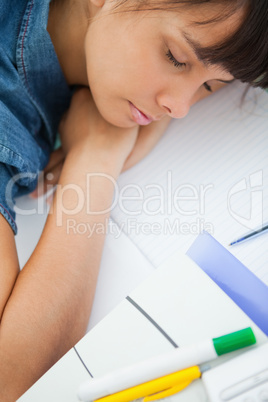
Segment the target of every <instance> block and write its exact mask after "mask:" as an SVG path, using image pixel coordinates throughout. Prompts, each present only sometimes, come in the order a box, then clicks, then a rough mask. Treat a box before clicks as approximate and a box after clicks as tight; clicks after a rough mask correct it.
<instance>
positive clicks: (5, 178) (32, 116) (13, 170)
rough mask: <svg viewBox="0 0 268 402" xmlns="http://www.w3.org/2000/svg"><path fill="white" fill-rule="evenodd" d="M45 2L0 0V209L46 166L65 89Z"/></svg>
mask: <svg viewBox="0 0 268 402" xmlns="http://www.w3.org/2000/svg"><path fill="white" fill-rule="evenodd" d="M49 3H50V0H19V1H18V0H8V1H6V0H0V37H1V43H0V213H2V215H3V216H4V217H5V218H6V219H7V221H8V222H9V223H10V225H11V227H12V229H13V231H14V233H16V232H17V228H16V224H15V211H14V205H15V204H14V203H15V201H14V197H18V196H21V195H23V194H26V193H28V192H31V191H32V190H33V189H34V188H35V186H36V184H37V179H38V174H39V172H40V171H41V170H43V168H44V167H45V165H46V164H47V161H48V158H49V154H50V152H51V150H52V149H53V146H54V142H55V138H56V133H57V127H58V124H59V121H60V118H61V116H62V114H63V113H64V111H65V110H66V109H67V108H68V105H69V103H70V98H71V91H70V89H69V87H68V85H67V83H66V81H65V78H64V76H63V73H62V70H61V68H60V65H59V62H58V59H57V56H56V53H55V50H54V47H53V44H52V42H51V39H50V36H49V34H48V32H47V30H46V27H47V19H48V12H49Z"/></svg>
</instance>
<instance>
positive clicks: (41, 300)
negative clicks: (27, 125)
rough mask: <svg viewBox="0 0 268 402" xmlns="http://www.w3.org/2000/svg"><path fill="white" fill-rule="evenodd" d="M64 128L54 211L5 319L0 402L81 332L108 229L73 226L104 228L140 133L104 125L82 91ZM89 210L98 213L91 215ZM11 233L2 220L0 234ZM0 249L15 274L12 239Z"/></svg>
mask: <svg viewBox="0 0 268 402" xmlns="http://www.w3.org/2000/svg"><path fill="white" fill-rule="evenodd" d="M62 131H63V146H64V149H65V151H66V154H67V155H66V160H65V163H64V167H63V170H62V173H61V176H60V180H59V185H58V187H57V190H56V195H55V198H54V203H53V205H52V210H51V213H50V214H49V216H48V219H47V222H46V225H45V228H44V231H43V234H42V236H41V239H40V241H39V243H38V245H37V247H36V249H35V250H34V253H33V255H32V256H31V258H30V259H29V261H28V262H27V264H26V266H25V267H24V268H23V270H22V271H21V273H20V274H19V275H18V278H17V280H16V283H15V286H14V288H13V291H12V293H11V294H10V297H9V299H8V302H7V303H6V306H5V308H4V311H3V315H2V321H1V326H0V361H1V365H0V400H3V401H5V402H9V401H11V402H14V401H15V400H16V399H17V398H18V397H19V396H20V395H21V394H22V393H23V392H25V391H26V390H27V389H28V388H29V387H30V386H31V385H32V384H33V383H34V382H35V381H36V380H37V379H38V378H39V377H40V376H41V375H42V374H44V372H45V371H46V370H47V369H49V368H50V367H51V366H52V364H54V363H55V362H56V361H57V360H58V359H59V358H60V357H61V356H62V355H63V354H64V353H65V352H67V351H68V350H69V349H70V348H71V347H72V346H73V345H74V344H75V343H76V342H77V341H78V340H79V339H80V338H81V337H82V336H83V335H84V333H85V329H86V327H87V323H88V319H89V314H90V309H91V305H92V301H93V297H94V292H95V286H96V281H97V275H98V268H99V264H100V259H101V253H102V248H103V243H104V237H105V230H104V231H103V232H102V233H100V231H99V232H98V233H97V232H95V233H94V234H93V236H92V237H90V238H89V237H88V236H87V234H84V235H83V234H79V233H78V231H75V230H71V229H70V226H72V227H75V226H76V225H79V224H80V225H84V227H86V225H90V226H91V228H93V227H94V225H95V224H98V227H100V225H103V228H104V229H105V226H106V223H107V218H108V217H109V207H110V205H111V203H112V199H113V192H114V186H113V180H114V179H116V178H117V177H118V175H119V173H120V172H121V170H122V167H123V164H124V162H125V160H126V158H127V157H128V155H129V153H130V152H131V150H132V148H133V146H134V143H135V141H136V136H137V129H131V130H125V129H118V128H116V127H113V126H111V125H109V124H108V123H106V122H105V121H103V119H102V118H101V117H100V116H99V115H98V113H97V111H96V109H94V105H93V103H92V100H91V98H90V95H89V92H88V91H87V92H85V90H82V91H80V92H79V93H78V94H77V95H75V96H74V98H73V101H72V105H71V108H70V111H69V113H68V114H67V117H66V119H65V121H64V124H63V128H62ZM90 174H91V176H90V178H91V181H90V183H89V176H88V175H90ZM92 175H93V176H92ZM89 184H90V185H89ZM85 195H86V197H85ZM89 209H90V210H91V211H99V212H98V213H97V214H95V215H92V214H90V213H89ZM70 220H71V221H70ZM76 227H77V226H76ZM81 227H82V226H80V228H81ZM8 229H9V228H7V227H6V224H5V222H3V220H1V223H0V233H1V237H5V236H6V235H7V234H8ZM9 230H10V229H9ZM10 232H11V230H10ZM80 233H81V232H80ZM5 246H6V247H5ZM1 251H2V252H3V254H2V255H4V259H5V260H6V261H8V264H9V268H7V269H9V271H10V275H11V276H12V275H14V274H13V272H15V273H16V272H17V271H16V270H17V266H18V264H17V259H16V253H15V251H14V239H11V238H10V235H9V238H7V240H6V244H4V245H2V244H1ZM2 260H3V258H2ZM11 282H12V281H11ZM8 286H9V285H8ZM1 287H3V286H2V284H1ZM3 290H4V291H5V292H7V293H8V292H9V291H10V288H9V287H6V286H4V287H3V289H1V292H2V291H3Z"/></svg>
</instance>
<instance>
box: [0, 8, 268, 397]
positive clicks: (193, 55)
mask: <svg viewBox="0 0 268 402" xmlns="http://www.w3.org/2000/svg"><path fill="white" fill-rule="evenodd" d="M0 9H1V13H0V15H1V26H0V32H1V38H2V43H1V48H0V66H1V67H0V68H1V70H0V71H1V73H0V74H1V75H0V79H1V89H0V129H1V131H0V139H1V141H0V161H1V163H0V175H1V181H0V212H1V215H0V253H1V261H0V284H1V285H0V286H1V292H0V311H1V327H0V361H1V367H0V384H1V386H0V399H1V401H14V400H16V399H17V398H18V397H19V396H20V395H21V394H22V393H23V392H24V391H25V390H26V389H27V388H28V387H30V386H31V385H32V384H33V382H35V381H36V380H37V379H38V378H39V377H40V376H41V375H42V374H43V373H44V372H45V371H46V370H47V369H48V368H49V367H50V366H51V365H52V364H53V363H55V362H56V361H57V360H58V359H59V358H60V357H61V356H62V355H63V354H64V353H65V352H66V351H67V350H68V349H70V347H72V346H73V345H74V344H75V343H76V342H77V341H78V340H79V339H80V338H81V337H82V336H83V334H84V331H85V329H86V326H87V322H88V318H89V314H90V308H91V304H92V299H93V296H94V290H95V284H96V280H97V274H98V267H99V263H100V257H101V252H102V247H103V241H104V236H103V235H101V234H95V235H94V236H93V237H91V238H90V239H88V238H87V237H86V236H78V235H75V234H74V233H68V232H67V230H66V228H67V223H68V216H69V215H70V214H72V219H75V220H76V222H77V223H79V222H82V223H88V224H90V225H93V224H94V223H95V222H97V223H98V224H103V225H105V222H106V220H107V217H108V216H109V206H110V205H111V203H112V197H113V185H112V180H110V179H111V178H112V179H113V180H115V179H116V178H117V177H118V175H119V174H120V172H121V171H122V170H123V169H126V168H128V167H129V166H132V165H133V164H134V163H136V162H137V161H138V160H140V158H142V157H143V156H144V155H145V154H146V153H147V152H148V151H149V150H150V149H151V147H152V146H153V145H154V144H155V142H156V141H157V140H158V138H159V137H160V136H161V134H162V133H163V132H164V129H165V127H166V125H167V123H168V121H169V119H170V118H182V117H184V116H185V115H186V114H187V113H188V111H189V109H190V107H191V105H193V104H194V103H195V102H197V101H199V100H201V99H202V98H204V97H205V96H208V95H210V94H211V93H212V92H214V91H216V90H218V89H219V88H221V87H222V86H224V85H225V84H226V83H231V82H232V81H233V80H234V79H239V80H241V81H243V82H248V83H249V84H251V85H255V86H257V85H259V86H262V87H263V88H265V87H267V86H268V80H267V70H268V57H267V54H268V52H267V46H268V33H267V13H268V5H267V0H54V1H52V2H51V3H50V1H49V0H21V1H20V2H17V1H15V0H10V1H9V2H6V1H4V0H0ZM78 86H83V87H84V88H83V89H78V90H76V91H75V89H76V88H77V87H78ZM88 88H89V89H88ZM67 108H68V111H67V112H66V110H67ZM64 112H65V114H64V115H63V113H64ZM60 120H61V121H60ZM59 123H60V124H59ZM58 126H59V131H60V134H61V141H62V149H63V151H62V152H61V151H57V152H56V153H55V154H54V155H53V157H52V159H51V160H50V163H49V165H48V167H47V169H46V172H48V171H49V172H52V173H53V174H54V180H55V182H56V181H57V179H58V173H57V172H59V171H61V168H60V167H61V158H62V156H64V158H65V159H64V163H63V168H62V171H61V173H60V176H59V182H58V186H57V190H56V195H55V198H54V201H53V205H52V209H51V212H50V214H49V216H48V219H47V222H46V225H45V228H44V231H43V234H42V236H41V239H40V241H39V242H38V245H37V247H36V249H35V251H34V253H33V255H32V256H31V258H30V259H29V261H28V262H27V264H26V266H25V267H24V269H23V270H22V271H21V272H19V264H18V259H17V254H16V248H15V241H14V234H15V233H16V224H15V213H14V202H13V199H14V197H15V196H19V195H21V194H24V193H26V192H31V191H33V190H34V188H35V186H36V183H37V177H38V172H39V171H41V170H43V169H44V166H45V165H46V164H47V161H48V157H49V154H50V152H51V150H52V148H53V145H54V141H55V133H56V130H57V128H58ZM92 173H93V174H95V176H94V180H92V181H91V183H90V184H91V185H90V211H94V213H88V208H87V206H88V205H87V201H88V200H85V195H86V194H88V186H87V179H88V175H90V174H92ZM96 173H98V174H96ZM107 178H108V179H109V180H107ZM77 196H78V200H77ZM81 199H82V200H83V201H85V202H82V203H80V204H79V208H78V203H79V201H80V200H81ZM98 211H99V212H98Z"/></svg>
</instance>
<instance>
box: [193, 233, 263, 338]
mask: <svg viewBox="0 0 268 402" xmlns="http://www.w3.org/2000/svg"><path fill="white" fill-rule="evenodd" d="M187 255H188V256H189V257H190V258H191V259H192V260H193V261H194V262H195V263H196V264H197V265H199V267H200V268H201V269H202V270H203V271H204V272H206V274H207V275H208V276H209V277H210V278H211V279H213V281H214V282H215V283H216V284H217V285H218V286H219V287H220V288H221V289H222V290H223V291H224V292H225V293H226V294H227V295H228V296H229V297H230V298H231V299H232V300H233V301H234V302H235V303H236V304H237V305H238V306H239V307H240V308H241V309H242V310H243V311H244V312H245V313H246V314H247V315H248V316H249V317H250V318H251V320H252V321H253V322H254V323H255V324H256V325H257V326H258V327H259V328H260V329H261V330H262V331H263V332H264V333H265V334H266V335H267V336H268V286H266V285H265V283H263V282H262V281H261V280H260V279H259V278H257V277H256V276H255V275H254V274H253V273H252V272H251V271H250V270H249V269H248V268H246V267H245V266H244V265H243V264H242V263H241V262H240V261H239V260H238V259H237V258H235V257H234V256H233V255H232V254H231V253H230V252H229V251H228V250H226V249H225V248H224V247H223V246H222V245H221V244H220V243H218V242H217V240H215V239H214V238H213V237H212V236H211V235H210V234H208V233H207V232H203V233H202V234H200V235H199V236H198V237H197V239H196V240H195V241H194V243H193V244H192V246H191V247H190V248H189V250H188V252H187Z"/></svg>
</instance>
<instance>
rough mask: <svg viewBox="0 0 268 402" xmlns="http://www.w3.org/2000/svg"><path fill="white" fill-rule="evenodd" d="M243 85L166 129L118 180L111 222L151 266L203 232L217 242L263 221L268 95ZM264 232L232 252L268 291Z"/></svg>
mask: <svg viewBox="0 0 268 402" xmlns="http://www.w3.org/2000/svg"><path fill="white" fill-rule="evenodd" d="M245 89H246V87H245V86H244V85H242V84H241V83H235V84H233V85H230V86H228V87H226V88H224V89H222V90H220V91H219V92H218V93H215V94H213V96H211V97H208V98H207V99H205V100H204V101H202V102H200V103H199V104H196V105H195V106H194V107H193V108H192V110H191V112H190V113H189V115H188V116H187V117H186V118H184V119H182V120H176V121H175V120H174V121H172V122H171V124H170V126H169V128H168V130H167V132H166V134H165V135H164V137H163V138H162V139H161V141H160V142H159V143H158V145H157V146H156V147H155V148H154V150H153V151H152V152H151V153H150V154H149V155H148V156H147V157H146V158H145V159H144V160H143V161H141V162H140V163H139V164H138V165H136V166H134V167H133V168H132V169H130V170H129V171H126V172H125V173H124V174H122V175H121V177H120V180H119V188H118V191H117V194H116V197H117V206H116V208H115V209H114V211H113V212H112V217H113V219H114V220H115V222H117V223H118V225H119V227H120V228H121V229H122V230H123V231H124V232H125V233H126V234H127V235H128V236H129V237H130V239H131V240H132V241H133V242H134V243H135V244H136V245H137V247H138V248H139V249H140V250H141V251H142V252H143V253H144V254H145V255H146V256H147V258H148V259H149V260H150V261H151V262H152V263H153V265H154V266H159V265H160V264H161V263H163V262H164V261H165V260H166V259H167V258H168V257H169V256H170V255H171V254H173V253H174V252H176V250H177V249H180V250H181V251H182V252H186V251H187V249H188V248H189V246H190V245H191V244H192V242H193V240H194V239H195V237H196V235H197V234H198V233H199V232H200V231H202V230H203V229H205V230H207V231H208V232H209V233H211V234H212V235H213V236H214V237H215V238H216V239H217V240H218V241H219V242H220V243H222V244H223V245H224V246H226V247H228V244H229V243H230V242H231V241H232V240H233V239H235V238H237V237H238V236H240V235H242V234H244V233H245V232H248V231H250V230H251V229H253V228H256V227H258V226H259V225H260V224H261V223H262V222H263V221H264V222H265V221H268V201H267V200H268V162H267V161H268V158H267V155H268V94H267V93H266V92H264V91H261V90H256V89H254V90H253V89H250V90H248V92H247V93H246V95H245V97H244V100H243V96H244V93H245ZM267 236H268V233H266V234H263V235H262V236H259V237H257V238H254V239H251V240H250V241H247V242H244V243H241V244H239V245H237V246H233V247H230V248H229V249H230V251H231V252H232V253H233V254H234V255H235V256H236V257H237V258H238V259H240V260H241V261H242V262H243V263H244V264H245V265H246V266H247V267H248V268H250V269H251V270H252V271H253V272H254V273H255V274H256V275H257V276H259V277H260V278H261V279H262V280H263V281H264V282H265V283H266V284H268V247H267Z"/></svg>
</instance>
